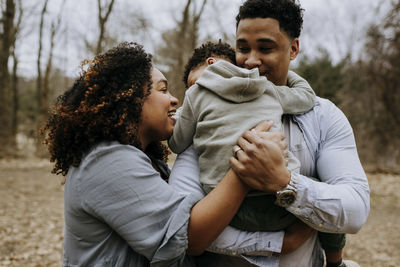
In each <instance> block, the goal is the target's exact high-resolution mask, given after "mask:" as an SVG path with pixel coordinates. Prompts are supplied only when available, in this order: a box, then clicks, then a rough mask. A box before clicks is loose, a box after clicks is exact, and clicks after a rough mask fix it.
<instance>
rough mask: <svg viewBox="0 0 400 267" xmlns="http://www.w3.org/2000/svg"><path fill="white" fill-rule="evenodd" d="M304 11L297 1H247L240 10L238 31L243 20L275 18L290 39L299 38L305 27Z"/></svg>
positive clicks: (237, 18) (237, 23) (237, 19)
mask: <svg viewBox="0 0 400 267" xmlns="http://www.w3.org/2000/svg"><path fill="white" fill-rule="evenodd" d="M303 11H304V9H302V8H301V6H300V3H298V1H297V0H247V1H246V2H244V3H243V5H242V6H241V7H240V8H239V13H238V15H237V16H236V29H237V27H238V25H239V22H240V20H242V19H248V18H273V19H276V20H277V21H279V26H280V28H281V29H283V30H284V31H285V32H286V33H287V35H288V36H289V37H290V38H297V37H299V36H300V33H301V29H302V27H303Z"/></svg>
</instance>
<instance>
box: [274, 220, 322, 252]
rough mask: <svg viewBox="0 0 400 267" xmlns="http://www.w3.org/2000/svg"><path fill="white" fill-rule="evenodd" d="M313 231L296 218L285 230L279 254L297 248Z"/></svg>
mask: <svg viewBox="0 0 400 267" xmlns="http://www.w3.org/2000/svg"><path fill="white" fill-rule="evenodd" d="M315 231H316V230H314V229H312V228H311V227H310V226H308V225H306V224H305V223H303V222H302V221H300V220H297V221H296V222H295V223H294V224H292V225H291V226H289V227H288V228H287V229H286V230H285V236H284V238H283V244H282V250H281V254H288V253H291V252H293V251H295V250H296V249H298V248H299V247H300V246H301V245H303V244H304V242H306V241H307V240H308V239H309V238H310V237H311V236H312V234H313V233H314V232H315Z"/></svg>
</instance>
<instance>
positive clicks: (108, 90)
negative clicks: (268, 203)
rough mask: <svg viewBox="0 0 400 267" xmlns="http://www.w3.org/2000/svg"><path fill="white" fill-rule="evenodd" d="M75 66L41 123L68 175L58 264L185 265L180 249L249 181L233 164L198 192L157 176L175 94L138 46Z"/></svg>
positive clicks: (224, 220)
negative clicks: (182, 190) (76, 74)
mask: <svg viewBox="0 0 400 267" xmlns="http://www.w3.org/2000/svg"><path fill="white" fill-rule="evenodd" d="M82 69H86V70H83V71H82V74H81V76H80V78H79V79H77V80H76V82H75V84H74V85H73V86H72V88H71V89H70V90H68V91H67V92H65V93H64V94H63V95H62V96H60V97H59V98H58V103H57V105H56V108H55V109H54V111H53V113H52V115H51V116H50V118H49V120H48V122H47V124H46V125H45V127H44V129H43V131H44V132H45V131H47V137H46V140H45V143H46V144H47V145H48V148H49V151H50V155H51V161H52V162H55V166H54V169H53V172H54V173H57V174H62V175H66V183H65V192H64V207H65V211H64V213H65V233H64V252H63V266H93V265H99V266H147V265H149V263H150V264H151V265H153V266H176V265H180V264H182V262H183V261H185V264H188V265H190V259H188V258H185V253H186V251H187V252H188V253H189V254H200V253H202V252H203V251H204V249H205V248H206V247H208V245H209V244H210V243H211V242H212V241H213V240H214V239H215V238H216V237H217V236H218V234H219V233H220V232H221V231H222V230H223V229H224V228H225V226H226V225H227V224H228V223H229V221H230V220H231V218H232V217H233V215H234V214H235V212H236V211H237V209H238V208H239V206H240V204H241V202H242V200H243V198H244V196H245V195H246V194H247V192H248V191H249V187H248V186H247V185H246V184H245V183H243V182H242V181H241V180H240V179H239V178H238V177H237V176H236V174H235V173H234V172H233V171H231V170H230V171H229V172H228V173H227V174H226V175H225V177H224V178H223V180H222V182H221V183H220V184H219V185H218V186H217V187H216V188H215V189H214V190H213V192H211V193H210V194H209V195H207V196H206V197H205V198H203V199H201V200H200V198H201V197H199V196H196V195H195V194H192V195H188V196H183V195H181V194H179V193H177V192H176V191H174V190H173V188H172V187H171V186H169V185H168V184H167V183H166V182H165V181H164V180H163V179H162V178H164V179H166V178H167V177H168V174H169V171H168V167H167V166H166V164H165V163H164V162H165V161H166V158H167V154H168V153H167V149H166V148H165V147H164V146H163V145H162V144H161V141H162V140H166V139H167V138H168V137H169V136H170V135H171V134H172V131H173V127H174V124H175V119H174V118H173V115H174V114H175V108H176V105H177V104H178V101H177V99H176V98H175V97H173V96H171V95H170V93H169V91H168V83H167V80H166V79H165V77H164V76H163V75H162V74H161V72H160V71H159V70H157V69H156V68H154V67H153V66H152V63H151V56H150V55H149V54H147V53H145V51H144V50H143V48H142V46H140V45H137V44H135V43H123V44H121V45H119V46H118V47H116V48H113V49H111V50H109V51H108V52H106V53H105V54H102V55H99V56H96V57H95V58H94V59H93V60H90V61H86V62H84V64H83V66H82ZM263 156H266V154H265V153H264V154H263V153H259V154H258V157H263ZM254 167H256V166H254ZM242 172H246V169H244V170H242ZM263 175H265V174H262V173H261V174H260V175H259V176H258V177H255V178H257V180H258V182H257V184H258V185H259V184H260V182H259V180H262V179H261V177H262V176H263ZM247 179H248V180H247V181H246V183H248V184H252V181H251V179H252V178H247ZM189 218H190V220H189Z"/></svg>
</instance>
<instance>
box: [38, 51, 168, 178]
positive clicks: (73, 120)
mask: <svg viewBox="0 0 400 267" xmlns="http://www.w3.org/2000/svg"><path fill="white" fill-rule="evenodd" d="M151 60H152V56H151V55H150V54H147V53H146V52H145V51H144V50H143V46H141V45H139V44H136V43H122V44H120V45H118V46H117V47H115V48H113V49H111V50H109V51H107V52H106V53H104V54H101V55H98V56H96V57H94V59H93V60H85V61H83V62H82V65H81V68H82V73H81V75H80V77H79V78H78V79H77V80H76V81H75V83H74V85H73V86H72V88H70V89H69V90H68V91H66V92H65V93H64V94H63V95H61V96H59V97H58V99H57V103H56V106H55V108H54V110H53V111H52V114H51V115H50V118H49V119H48V121H47V123H46V124H45V126H44V127H43V128H42V131H41V132H42V134H45V133H47V135H46V138H45V141H44V143H45V144H46V145H47V146H48V149H49V152H50V161H51V162H55V166H54V168H53V171H52V172H53V173H56V174H60V173H61V174H62V175H66V174H67V172H68V170H69V168H70V166H71V165H72V166H75V167H77V166H78V165H79V164H80V162H81V159H82V157H83V156H84V155H85V154H86V153H88V152H89V150H90V149H91V148H92V147H93V146H94V145H96V144H97V143H99V142H102V141H118V142H119V143H121V144H129V145H133V146H136V147H137V148H139V149H141V144H140V141H139V139H138V127H139V122H140V119H141V112H142V105H143V102H144V100H145V99H146V97H147V96H148V95H149V94H150V90H149V89H147V88H151V69H152V62H151ZM145 152H146V153H148V154H149V155H151V156H153V157H154V158H156V159H162V160H164V161H165V160H166V159H167V155H168V153H167V149H166V147H165V146H164V145H162V144H161V143H160V142H157V143H153V144H151V145H149V147H148V149H146V151H145Z"/></svg>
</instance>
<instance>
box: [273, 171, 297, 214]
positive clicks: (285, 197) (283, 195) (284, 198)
mask: <svg viewBox="0 0 400 267" xmlns="http://www.w3.org/2000/svg"><path fill="white" fill-rule="evenodd" d="M296 198H297V178H296V176H295V175H290V179H289V183H288V184H287V185H286V187H285V188H283V189H282V190H280V191H277V192H276V201H275V204H276V205H278V206H281V207H283V208H286V207H289V206H290V205H292V204H293V203H294V202H295V201H296Z"/></svg>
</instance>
